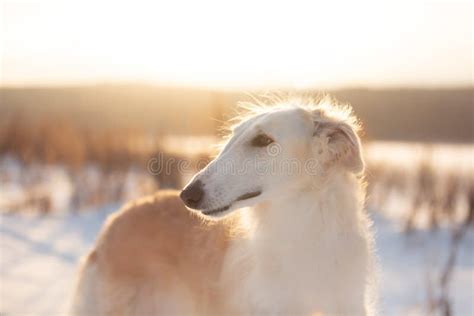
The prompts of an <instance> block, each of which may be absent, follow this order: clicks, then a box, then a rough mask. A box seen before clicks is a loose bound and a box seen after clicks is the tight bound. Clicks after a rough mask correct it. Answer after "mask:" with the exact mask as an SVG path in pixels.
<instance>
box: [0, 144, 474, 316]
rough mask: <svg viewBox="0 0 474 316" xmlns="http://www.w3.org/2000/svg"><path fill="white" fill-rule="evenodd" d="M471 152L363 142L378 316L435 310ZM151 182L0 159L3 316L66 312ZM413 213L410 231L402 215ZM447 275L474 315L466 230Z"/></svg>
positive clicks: (473, 235) (142, 175) (464, 204)
mask: <svg viewBox="0 0 474 316" xmlns="http://www.w3.org/2000/svg"><path fill="white" fill-rule="evenodd" d="M473 150H474V147H473V146H448V145H442V146H430V147H429V148H428V149H427V148H426V146H422V145H406V144H403V143H400V144H394V143H388V144H384V143H378V144H377V143H375V144H368V145H367V146H366V161H368V165H369V169H368V173H367V174H368V181H369V184H370V185H369V194H368V197H369V200H368V205H369V209H370V210H371V216H372V218H373V220H374V231H375V237H376V247H377V253H378V257H379V270H380V273H379V297H380V300H379V301H380V304H379V305H380V306H379V310H380V311H381V313H380V314H381V315H431V314H433V313H430V312H429V310H428V305H429V304H428V302H432V301H433V300H436V299H437V298H439V297H440V296H441V293H440V286H439V281H440V278H441V275H442V272H443V270H444V269H445V266H446V262H447V261H448V257H449V255H450V252H451V251H452V249H453V248H455V247H453V245H452V234H453V231H454V230H453V227H457V226H458V225H459V223H461V222H462V220H463V219H465V218H466V217H467V216H466V214H467V210H468V209H469V207H472V205H471V206H469V201H470V200H469V192H471V193H470V194H471V203H472V192H474V191H472V188H474V186H472V184H473V183H474V182H473V179H474V168H473V165H472V153H473ZM426 166H430V168H426ZM420 170H421V172H420ZM421 175H422V176H421ZM420 179H421V180H423V181H421V182H420ZM156 182H157V181H156V179H153V178H152V177H151V176H150V174H149V173H148V172H147V171H146V170H141V169H137V168H129V169H125V170H119V171H114V172H106V171H104V170H102V169H100V168H99V167H98V166H96V165H86V166H83V167H81V169H78V170H71V169H68V168H67V166H62V165H48V166H45V165H41V164H37V163H33V164H26V165H25V164H21V163H20V162H19V161H18V160H17V159H15V158H13V157H9V156H6V157H5V156H4V157H1V158H0V316H8V315H45V316H46V315H48V316H49V315H66V310H67V305H68V300H69V298H70V294H71V290H72V285H73V283H74V276H75V271H76V268H77V263H78V261H79V259H80V257H81V256H82V255H83V254H84V253H85V252H86V251H87V249H89V248H90V247H91V246H92V244H93V242H94V240H95V238H96V235H97V233H98V231H99V229H100V227H101V226H102V224H103V222H104V220H105V219H106V217H107V216H108V215H109V214H110V213H112V212H114V211H115V210H117V209H118V208H119V207H120V204H121V203H123V202H124V201H127V200H129V199H132V198H134V197H138V196H143V195H146V194H148V193H150V192H154V191H156V189H157V187H158V185H157V184H156ZM420 185H424V187H423V186H422V187H421V188H422V189H423V188H424V190H420ZM469 188H471V191H469ZM440 192H441V194H439V193H440ZM430 194H431V195H430ZM420 195H421V196H422V195H426V196H425V200H424V201H421V203H419V205H418V206H417V205H415V204H414V200H416V199H417V197H418V196H420ZM433 196H436V197H437V198H440V200H439V201H438V202H437V203H438V205H437V207H438V208H439V209H438V213H439V214H441V215H439V216H438V217H437V222H436V227H437V229H430V225H431V224H430V223H431V221H430V216H429V215H430V207H431V209H433V205H431V206H430V204H429V203H430V199H431V198H432V197H433ZM443 201H444V202H443ZM435 206H436V205H435ZM417 208H418V209H419V210H418V212H417V213H416V214H417V216H415V217H414V220H413V227H412V230H411V232H410V233H407V232H406V228H407V227H406V223H407V219H408V218H410V214H411V213H413V211H414V210H416V209H417ZM447 209H449V210H450V212H448V213H446V212H445V211H446V210H447ZM375 210H377V211H375ZM380 210H382V211H380ZM438 213H437V214H438ZM452 271H453V272H452V275H451V279H450V282H449V283H448V285H449V288H448V293H449V299H450V302H451V307H452V315H461V316H464V315H474V303H473V301H474V294H473V293H474V229H472V227H471V229H470V230H468V231H467V233H466V235H465V236H464V238H463V239H462V240H461V243H460V244H459V248H458V253H457V257H456V260H455V264H454V267H453V270H452Z"/></svg>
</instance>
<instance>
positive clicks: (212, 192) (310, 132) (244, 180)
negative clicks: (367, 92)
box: [180, 105, 364, 217]
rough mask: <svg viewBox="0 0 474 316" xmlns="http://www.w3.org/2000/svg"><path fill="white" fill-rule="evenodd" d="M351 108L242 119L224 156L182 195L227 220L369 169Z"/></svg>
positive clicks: (299, 109) (270, 112)
mask: <svg viewBox="0 0 474 316" xmlns="http://www.w3.org/2000/svg"><path fill="white" fill-rule="evenodd" d="M354 122H355V121H354V120H353V117H352V116H351V114H350V111H348V109H347V108H339V107H334V106H322V105H319V106H298V105H288V106H283V107H277V108H270V109H267V110H261V111H260V112H259V113H254V114H253V115H251V116H249V117H248V118H246V119H244V120H242V121H241V122H240V123H239V124H237V125H236V126H235V127H234V128H233V129H232V134H231V136H230V137H229V139H228V141H227V143H226V144H225V146H224V147H223V149H222V150H221V152H220V153H219V155H218V156H217V157H216V158H215V159H214V160H213V161H211V163H209V165H207V166H206V168H204V169H203V170H201V171H200V172H199V173H197V174H196V175H195V176H194V178H193V179H192V180H191V181H190V182H189V184H188V185H187V186H186V187H185V188H184V189H183V191H182V192H181V195H180V196H181V199H182V200H183V201H184V203H185V204H186V205H187V206H188V207H190V208H192V209H195V210H199V211H201V212H202V213H203V214H205V215H208V216H212V217H222V216H225V215H227V214H229V213H230V212H232V211H233V210H236V209H239V208H242V207H247V206H252V205H255V204H256V203H260V202H263V201H265V200H268V199H274V198H275V197H281V196H284V195H286V194H290V193H291V192H295V190H301V189H303V188H304V187H308V186H315V185H316V186H317V185H318V183H322V181H323V179H324V177H326V176H327V175H328V174H331V173H333V172H334V171H342V172H353V173H360V172H362V170H363V168H364V164H363V160H362V156H361V152H360V140H359V137H358V136H357V134H356V130H355V129H356V124H354Z"/></svg>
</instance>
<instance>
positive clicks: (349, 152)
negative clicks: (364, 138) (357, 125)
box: [313, 121, 364, 174]
mask: <svg viewBox="0 0 474 316" xmlns="http://www.w3.org/2000/svg"><path fill="white" fill-rule="evenodd" d="M313 137H320V138H321V139H322V140H323V142H324V143H325V144H327V147H328V159H329V160H330V162H331V163H335V164H339V165H340V166H343V167H345V168H347V169H348V170H349V171H351V172H353V173H356V174H359V173H362V172H363V171H364V159H363V158H362V152H361V145H360V139H359V137H358V136H357V134H356V132H355V131H354V129H353V128H352V127H351V126H350V125H349V124H346V123H342V122H327V121H326V122H325V121H315V122H314V132H313Z"/></svg>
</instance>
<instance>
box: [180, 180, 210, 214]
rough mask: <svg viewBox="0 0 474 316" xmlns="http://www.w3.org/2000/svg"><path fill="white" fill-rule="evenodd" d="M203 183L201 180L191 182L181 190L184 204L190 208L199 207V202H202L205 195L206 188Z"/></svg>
mask: <svg viewBox="0 0 474 316" xmlns="http://www.w3.org/2000/svg"><path fill="white" fill-rule="evenodd" d="M202 187H203V185H202V183H201V181H199V180H198V181H196V182H194V183H191V184H190V185H188V186H187V187H185V188H184V190H183V191H181V194H180V195H179V197H180V198H181V200H183V202H184V204H186V206H188V207H190V208H197V207H198V205H199V202H201V200H202V197H203V196H204V190H203V189H202Z"/></svg>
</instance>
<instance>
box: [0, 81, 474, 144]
mask: <svg viewBox="0 0 474 316" xmlns="http://www.w3.org/2000/svg"><path fill="white" fill-rule="evenodd" d="M473 91H474V89H473V88H457V89H384V90H382V89H378V90H374V89H343V90H327V91H312V90H307V91H298V92H291V91H284V90H282V91H280V92H277V93H279V94H282V95H285V94H295V93H297V94H303V95H307V96H317V95H320V94H321V93H328V94H330V95H333V96H335V97H336V98H337V99H338V100H339V101H341V102H348V103H350V104H351V105H352V106H353V107H354V109H355V112H356V114H357V115H358V116H359V117H360V119H361V120H362V121H363V122H364V123H365V132H366V137H367V138H368V139H370V140H397V141H418V142H457V143H461V142H464V143H466V142H472V141H473V140H474V133H473V127H472V117H473V115H474V106H473V101H472V100H473ZM251 95H252V96H256V97H258V96H259V95H260V92H258V91H257V92H255V91H249V93H245V92H230V91H211V90H199V89H191V88H165V87H156V86H148V85H131V84H130V85H98V86H83V87H62V88H46V87H45V88H2V89H0V102H1V104H0V125H5V124H7V123H8V122H12V121H15V122H18V121H20V120H21V121H22V122H23V123H24V124H30V123H31V122H32V121H46V122H54V121H56V120H57V119H65V120H67V121H69V122H70V123H74V124H77V125H78V126H80V127H87V128H90V129H93V130H96V129H108V128H117V127H120V128H124V129H137V128H138V129H140V130H145V131H147V132H151V133H157V134H172V135H176V134H179V135H193V136H195V135H206V134H215V133H216V131H217V130H218V129H219V126H220V125H221V121H223V120H226V119H227V118H229V117H231V116H232V115H233V113H234V109H235V107H236V104H237V102H238V101H246V100H251V99H252V96H251Z"/></svg>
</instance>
